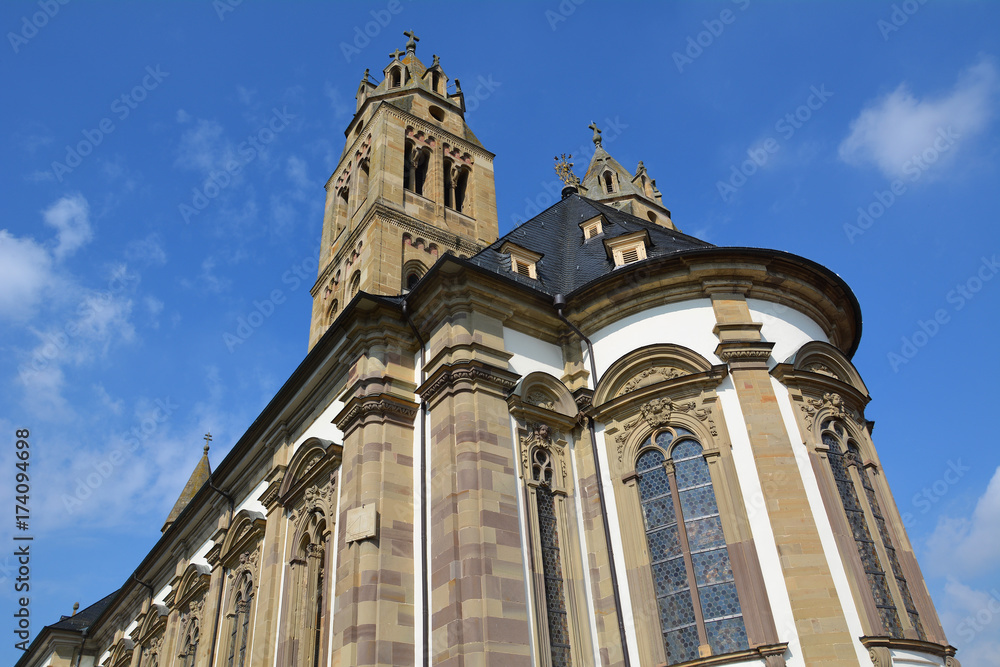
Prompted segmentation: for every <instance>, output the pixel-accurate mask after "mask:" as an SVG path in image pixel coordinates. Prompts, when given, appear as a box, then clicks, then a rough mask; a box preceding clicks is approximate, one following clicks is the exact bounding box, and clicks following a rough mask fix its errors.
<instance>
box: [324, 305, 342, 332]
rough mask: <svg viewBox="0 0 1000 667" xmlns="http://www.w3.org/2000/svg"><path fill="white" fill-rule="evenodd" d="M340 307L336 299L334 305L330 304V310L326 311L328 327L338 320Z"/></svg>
mask: <svg viewBox="0 0 1000 667" xmlns="http://www.w3.org/2000/svg"><path fill="white" fill-rule="evenodd" d="M339 307H340V304H339V303H338V302H337V300H336V299H334V300H333V303H331V304H330V308H329V309H328V310H327V311H326V323H327V326H329V325H331V324H333V321H334V320H335V319H337V310H338V309H339Z"/></svg>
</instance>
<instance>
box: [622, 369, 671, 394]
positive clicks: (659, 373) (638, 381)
mask: <svg viewBox="0 0 1000 667" xmlns="http://www.w3.org/2000/svg"><path fill="white" fill-rule="evenodd" d="M682 375H687V373H686V372H685V371H683V370H681V369H679V368H676V367H674V366H654V367H652V368H647V369H646V370H644V371H642V372H640V373H639V374H638V375H636V376H635V377H633V378H632V379H631V380H629V381H628V382H627V383H625V385H624V386H623V387H622V388H621V391H619V392H618V395H619V396H621V395H622V394H627V393H629V392H630V391H635V390H636V389H638V388H639V387H640V386H643V385H644V384H652V383H653V382H660V381H662V380H672V379H673V378H676V377H680V376H682ZM649 378H653V379H652V380H651V381H649V382H646V380H648V379H649Z"/></svg>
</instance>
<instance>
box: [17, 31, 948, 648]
mask: <svg viewBox="0 0 1000 667" xmlns="http://www.w3.org/2000/svg"><path fill="white" fill-rule="evenodd" d="M406 35H407V37H408V41H407V43H406V47H405V51H400V50H397V51H395V52H394V53H393V54H392V55H391V56H390V58H391V60H390V62H389V63H388V65H386V66H385V68H384V69H383V70H382V72H381V73H380V77H379V76H372V75H371V74H370V73H369V71H368V70H366V71H365V73H364V76H363V77H362V79H361V82H360V83H359V84H358V88H357V96H356V99H357V110H356V113H355V115H354V117H353V120H351V122H350V124H349V125H348V127H347V129H346V133H345V134H346V144H345V146H344V149H343V153H342V155H341V158H340V162H339V164H338V165H337V167H336V170H335V171H334V172H333V174H332V175H331V176H330V178H329V181H327V183H326V206H325V209H324V216H323V227H322V240H321V249H320V256H319V273H318V276H317V279H316V283H315V285H314V286H313V288H312V298H313V309H312V319H311V322H310V326H309V351H308V354H307V355H306V356H305V358H304V360H303V361H302V363H301V364H300V365H299V367H298V368H297V369H296V370H295V371H294V372H293V373H292V375H291V377H289V378H288V380H287V381H286V382H285V384H284V385H283V386H282V387H281V389H280V390H279V391H278V392H277V394H276V395H275V396H274V398H273V399H272V400H271V402H270V403H269V404H268V405H267V407H266V408H264V410H263V412H261V414H260V415H259V416H258V417H257V419H256V420H255V421H254V422H253V423H252V424H251V425H249V427H248V429H247V430H246V432H245V433H244V434H243V435H242V437H241V438H240V439H239V440H238V441H237V442H236V443H235V444H234V445H233V446H232V449H231V451H230V452H229V453H228V455H227V456H226V457H225V458H224V459H223V460H222V461H221V462H219V463H218V464H217V465H216V466H215V468H214V469H212V468H211V466H210V465H209V460H208V447H207V445H206V448H205V456H204V457H203V458H202V460H201V461H200V462H199V464H198V466H197V467H196V469H195V471H194V472H193V474H192V476H191V480H190V481H189V482H188V484H187V486H186V487H185V488H184V490H183V492H182V493H181V496H180V498H179V499H178V501H177V504H176V506H175V507H174V509H173V511H172V512H171V513H170V515H169V516H168V517H167V518H166V522H165V524H164V526H163V534H162V537H161V538H160V539H159V541H158V542H157V544H156V545H155V546H154V547H153V548H152V550H151V551H150V552H149V553H148V555H147V556H146V557H145V558H144V559H143V560H142V562H140V563H137V564H136V567H135V570H134V571H132V572H123V573H122V576H121V580H122V586H121V588H120V589H119V590H117V591H114V592H109V595H108V596H107V597H105V598H104V599H102V600H100V601H97V602H94V603H93V604H91V605H90V606H88V607H84V608H83V609H82V610H80V611H79V612H78V613H76V614H74V615H73V616H68V617H64V618H63V619H62V620H60V621H59V622H56V623H55V624H53V625H49V626H46V627H45V628H44V629H43V630H42V631H41V632H40V633H39V635H38V636H37V637H36V638H35V640H34V642H33V643H32V645H31V647H30V649H29V651H28V652H26V653H25V654H24V656H23V657H22V659H21V660H20V661H19V662H18V667H96V666H98V665H99V666H101V667H271V666H279V667H293V666H294V667H353V666H356V665H386V666H392V665H421V666H431V665H433V666H437V667H480V666H482V667H486V666H490V665H493V666H497V665H502V666H503V667H519V666H524V667H528V666H537V667H567V666H570V665H573V666H578V667H582V666H594V665H601V666H606V667H658V666H664V665H679V664H683V665H690V666H702V665H704V666H709V665H713V666H714V665H748V666H749V665H753V666H755V667H782V666H785V665H787V666H789V667H803V666H813V665H823V666H825V667H867V666H870V665H873V664H874V665H876V666H878V667H888V666H890V665H924V666H927V665H939V666H942V667H958V664H959V663H958V661H957V660H956V659H955V657H954V655H955V652H956V649H955V648H954V647H952V646H950V645H949V643H948V640H947V638H946V637H945V634H944V632H943V630H942V627H941V623H940V621H939V619H938V616H937V613H936V611H935V609H934V605H933V603H932V601H931V598H930V595H929V594H928V592H927V587H926V585H925V583H924V579H923V576H922V575H921V572H920V568H919V566H918V564H917V561H916V559H915V557H914V551H913V547H912V545H911V544H910V541H909V539H908V538H907V535H906V531H905V529H904V526H903V522H902V520H901V518H900V513H899V510H898V509H897V507H896V504H895V502H894V500H893V496H892V493H891V491H890V487H889V484H888V482H887V479H886V471H884V470H883V468H882V465H881V463H880V462H879V456H878V453H877V450H876V447H875V444H874V442H873V440H872V434H871V431H872V423H871V422H870V421H868V420H867V419H866V417H865V409H866V406H867V404H868V402H869V401H870V400H871V399H870V397H869V394H868V390H867V389H866V388H865V383H864V381H863V380H862V376H861V374H860V373H859V371H858V370H857V369H856V368H855V367H854V365H853V364H852V363H851V357H852V355H853V354H854V352H855V350H856V349H857V347H858V343H859V339H860V332H861V311H860V308H859V305H858V302H857V300H856V298H855V296H854V294H853V293H852V292H851V290H850V288H849V287H848V286H847V285H846V284H845V283H844V281H843V280H841V278H840V277H838V276H837V275H836V274H835V273H833V272H832V271H830V270H829V269H827V268H825V267H823V266H820V265H819V264H817V263H815V262H812V261H810V260H808V259H805V258H802V257H798V256H796V255H792V254H789V253H786V252H782V251H779V250H762V249H757V248H740V247H724V246H715V245H712V244H710V243H706V242H704V241H701V240H699V239H696V238H693V237H691V236H688V235H687V234H684V233H682V232H681V231H679V230H678V229H677V227H676V226H675V225H674V222H673V220H672V218H671V213H670V210H669V208H668V206H667V202H664V201H663V197H662V195H661V193H660V191H659V190H658V189H657V187H656V181H655V180H654V179H653V178H652V177H651V174H650V173H648V172H647V171H646V168H645V166H644V165H643V163H642V162H640V163H639V165H638V166H637V167H636V169H635V170H634V171H630V170H629V169H627V168H625V167H624V166H622V165H621V164H620V163H619V162H617V161H616V160H615V159H614V158H613V157H612V156H611V155H610V154H609V153H608V152H607V151H606V150H605V149H604V147H603V146H602V141H601V130H600V128H598V127H597V126H596V125H594V124H591V126H590V132H592V133H593V142H594V144H595V152H594V155H593V158H592V159H591V160H590V163H589V165H588V166H587V168H586V172H585V173H584V174H583V176H582V178H581V177H579V176H577V175H576V174H575V173H574V171H573V166H574V165H573V164H572V163H571V162H570V160H571V159H572V158H571V156H565V155H564V156H563V157H562V158H561V159H560V160H558V161H557V164H556V170H557V172H558V173H559V175H560V177H561V178H562V181H563V183H564V184H565V187H564V189H563V192H562V199H561V200H560V201H559V202H557V203H556V204H554V205H553V206H551V207H550V208H549V209H547V210H545V211H543V212H542V213H540V214H539V215H537V216H536V217H534V218H532V219H531V220H528V221H527V222H524V223H523V224H521V225H519V226H518V227H516V228H515V229H513V230H512V231H511V232H510V233H508V234H506V235H505V236H503V237H499V232H498V223H497V206H496V192H495V188H494V177H493V173H494V172H493V158H494V153H492V152H491V151H490V150H489V149H488V148H487V147H486V146H483V144H482V143H481V142H480V141H479V139H477V138H476V135H475V134H474V133H473V131H472V129H471V128H470V127H469V126H468V125H467V124H466V121H465V102H464V97H463V93H462V87H461V83H460V81H459V80H458V79H454V80H452V79H449V77H448V75H447V74H446V73H445V70H444V69H443V66H442V64H441V63H440V62H439V59H438V57H437V56H434V57H433V61H432V63H431V64H430V65H429V66H428V65H426V64H425V63H424V62H423V61H421V59H419V58H418V57H417V53H416V51H417V42H418V38H417V37H416V36H415V35H414V34H413V33H412V32H409V33H406ZM582 131H584V129H583V128H581V132H582ZM304 328H305V323H303V329H304ZM891 473H892V471H889V474H890V475H891Z"/></svg>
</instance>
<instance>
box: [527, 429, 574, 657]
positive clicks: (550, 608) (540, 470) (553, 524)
mask: <svg viewBox="0 0 1000 667" xmlns="http://www.w3.org/2000/svg"><path fill="white" fill-rule="evenodd" d="M532 462H533V465H532V477H533V478H534V480H535V481H536V482H540V484H539V486H537V487H535V499H536V501H537V506H538V532H539V536H540V538H541V540H540V541H541V544H542V574H543V576H544V579H545V609H546V612H547V614H548V626H549V649H550V653H551V656H552V665H553V667H569V666H570V665H571V664H572V662H571V660H570V644H569V622H568V618H567V616H566V592H565V590H564V583H563V572H562V558H561V555H560V550H559V526H558V522H557V521H556V510H555V499H554V498H553V496H552V489H551V488H550V485H551V483H552V458H551V455H550V454H549V452H548V451H546V450H544V449H536V450H535V453H534V456H533V457H532Z"/></svg>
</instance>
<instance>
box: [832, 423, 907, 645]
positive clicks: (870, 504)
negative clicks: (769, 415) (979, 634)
mask: <svg viewBox="0 0 1000 667" xmlns="http://www.w3.org/2000/svg"><path fill="white" fill-rule="evenodd" d="M847 437H848V436H847V433H846V431H845V429H844V427H843V426H842V425H841V424H839V423H837V422H835V421H832V420H831V421H827V422H824V424H823V444H824V445H826V446H827V448H828V450H827V460H829V462H830V470H831V471H832V472H833V479H834V481H835V482H836V483H837V492H838V494H839V495H840V501H841V504H842V506H843V508H844V513H845V514H846V516H847V523H848V525H849V526H850V529H851V533H852V534H853V535H854V542H855V545H856V546H857V548H858V556H860V558H861V565H862V567H863V568H864V571H865V577H866V578H867V579H868V587H869V589H870V591H871V595H872V599H873V600H874V602H875V608H876V609H877V610H878V614H879V617H880V618H881V620H882V626H883V628H884V629H885V631H886V632H887V633H888V634H889V635H890V636H892V637H897V638H902V637H903V636H904V631H903V627H902V625H901V623H900V619H899V612H898V607H899V606H900V602H901V603H902V607H903V608H904V609H905V611H906V615H907V620H908V621H909V625H911V626H912V627H913V628H914V629H915V631H916V633H917V635H918V636H919V638H920V639H923V638H924V629H923V625H922V624H921V622H920V615H919V614H918V613H917V609H916V605H914V604H913V598H912V597H911V596H910V589H909V586H908V585H907V583H906V577H905V576H904V575H903V568H902V566H901V564H900V562H899V558H898V557H897V556H896V549H895V547H894V544H893V540H892V537H891V535H890V534H889V529H888V527H887V526H886V522H885V518H884V515H883V513H882V508H881V505H880V504H879V501H878V497H877V496H876V494H875V488H874V486H873V485H872V483H871V479H870V478H869V473H868V471H866V470H865V469H864V468H863V467H862V465H861V455H860V453H859V452H858V449H857V446H856V445H855V444H854V443H853V442H850V441H849V440H848V439H847ZM859 483H860V487H861V489H863V490H864V494H863V497H864V500H862V494H861V493H859V491H858V486H859ZM871 523H874V530H873V529H872V528H873V527H872V526H871V525H870V524H871ZM886 561H888V563H886ZM887 564H888V566H889V567H888V568H887V567H886V565H887ZM886 570H889V571H891V573H892V575H891V577H889V576H887V575H886Z"/></svg>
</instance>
